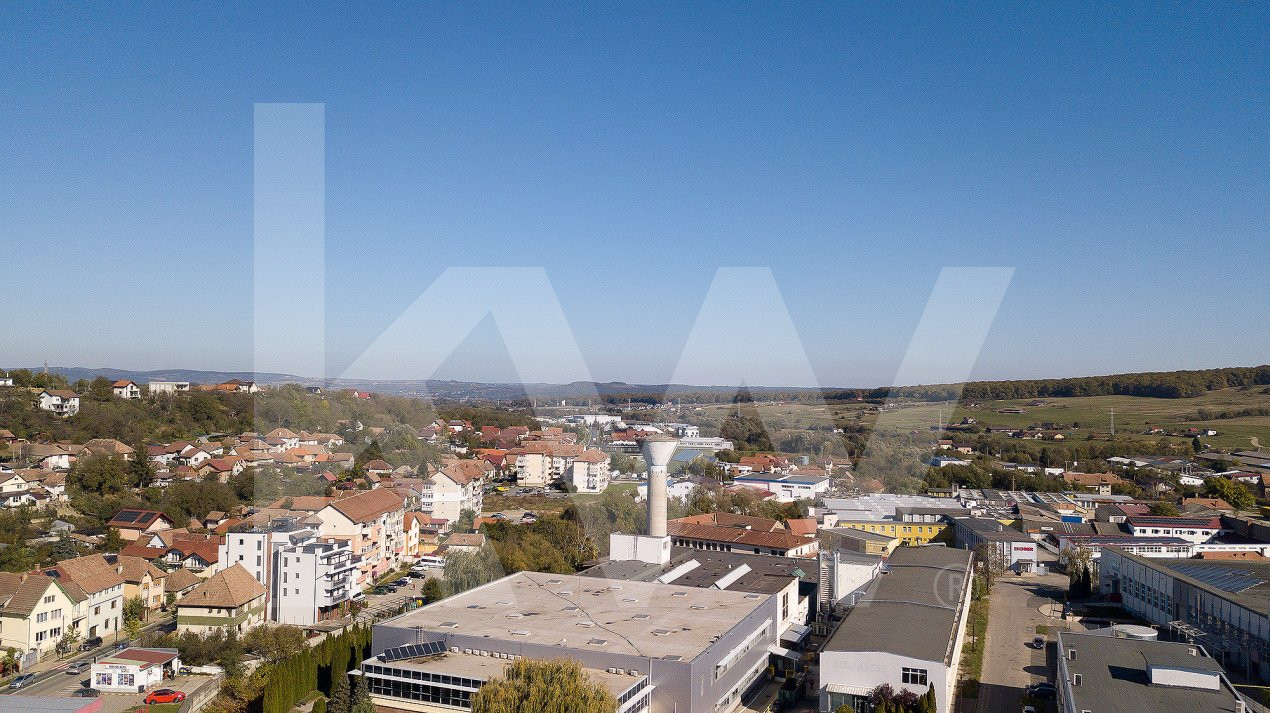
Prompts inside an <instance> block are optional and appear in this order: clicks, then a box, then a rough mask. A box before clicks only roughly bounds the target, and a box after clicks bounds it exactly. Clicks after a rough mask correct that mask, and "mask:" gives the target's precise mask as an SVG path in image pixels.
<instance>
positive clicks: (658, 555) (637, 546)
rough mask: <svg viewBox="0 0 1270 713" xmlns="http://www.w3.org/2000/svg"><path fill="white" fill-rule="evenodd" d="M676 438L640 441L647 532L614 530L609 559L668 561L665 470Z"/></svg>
mask: <svg viewBox="0 0 1270 713" xmlns="http://www.w3.org/2000/svg"><path fill="white" fill-rule="evenodd" d="M678 445H679V441H678V439H676V438H674V437H672V436H666V435H661V434H656V435H652V436H649V437H647V438H645V439H644V440H643V442H642V443H641V446H642V448H643V450H644V462H645V463H647V464H648V531H647V534H643V535H627V534H624V533H620V532H614V533H611V534H610V535H609V559H612V560H637V561H640V562H647V563H649V564H666V563H667V562H669V561H670V537H669V536H667V535H666V498H667V484H666V480H667V471H666V466H668V465H670V457H671V456H673V455H674V454H675V448H676V447H677V446H678Z"/></svg>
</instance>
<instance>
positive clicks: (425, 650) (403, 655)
mask: <svg viewBox="0 0 1270 713" xmlns="http://www.w3.org/2000/svg"><path fill="white" fill-rule="evenodd" d="M443 653H445V642H444V641H428V642H425V643H422V644H410V645H409V646H398V647H397V648H394V649H388V650H386V651H384V652H383V653H382V654H380V655H379V657H378V658H379V660H380V661H400V660H402V659H417V658H422V657H424V656H436V655H437V654H443Z"/></svg>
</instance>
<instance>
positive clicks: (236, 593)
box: [176, 564, 265, 635]
mask: <svg viewBox="0 0 1270 713" xmlns="http://www.w3.org/2000/svg"><path fill="white" fill-rule="evenodd" d="M264 621H265V588H264V586H263V585H261V584H260V582H257V581H256V578H255V577H253V576H251V573H250V572H248V571H247V570H245V569H243V568H242V567H241V566H240V565H238V564H234V565H233V566H232V567H229V568H227V569H223V570H221V571H219V572H217V573H216V574H213V575H212V576H211V577H209V578H208V579H207V580H206V581H204V582H203V583H202V584H200V585H198V586H197V587H195V588H194V589H193V590H192V591H191V592H190V593H189V594H186V595H185V596H184V597H182V598H181V599H180V600H179V601H177V603H176V630H177V633H182V634H183V633H185V632H187V631H188V632H193V633H195V634H199V635H206V634H210V633H212V632H214V631H217V630H220V631H230V630H232V631H236V632H238V633H240V634H241V633H243V632H245V631H247V630H248V629H251V628H252V627H254V626H257V625H259V624H262V623H264Z"/></svg>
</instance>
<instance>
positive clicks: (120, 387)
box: [110, 379, 141, 399]
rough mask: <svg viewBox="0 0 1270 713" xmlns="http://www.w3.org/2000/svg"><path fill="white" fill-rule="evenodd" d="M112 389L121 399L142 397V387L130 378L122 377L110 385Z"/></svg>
mask: <svg viewBox="0 0 1270 713" xmlns="http://www.w3.org/2000/svg"><path fill="white" fill-rule="evenodd" d="M110 390H111V391H113V392H114V394H115V396H116V397H118V398H121V399H139V398H141V387H140V386H137V385H136V384H135V383H133V382H132V381H129V380H128V379H120V380H119V381H116V382H115V383H113V384H111V385H110Z"/></svg>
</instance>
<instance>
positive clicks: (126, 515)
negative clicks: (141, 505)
mask: <svg viewBox="0 0 1270 713" xmlns="http://www.w3.org/2000/svg"><path fill="white" fill-rule="evenodd" d="M148 514H149V513H148V512H146V511H145V510H120V511H119V514H118V515H115V519H114V521H115V522H136V521H137V520H140V519H141V518H142V516H144V515H148Z"/></svg>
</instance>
